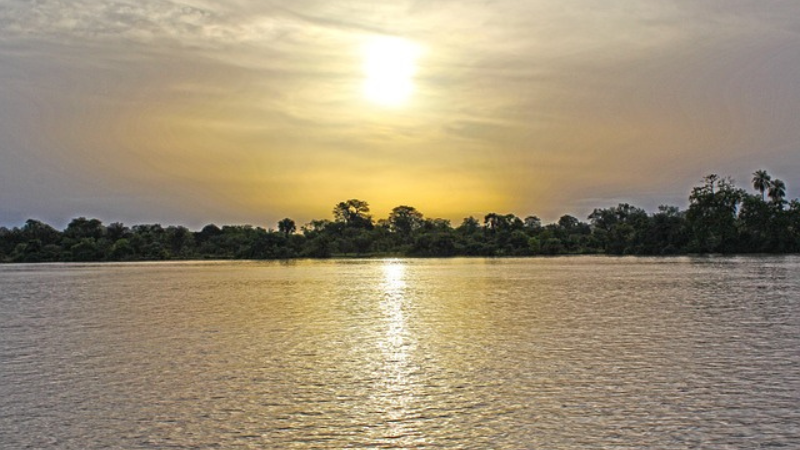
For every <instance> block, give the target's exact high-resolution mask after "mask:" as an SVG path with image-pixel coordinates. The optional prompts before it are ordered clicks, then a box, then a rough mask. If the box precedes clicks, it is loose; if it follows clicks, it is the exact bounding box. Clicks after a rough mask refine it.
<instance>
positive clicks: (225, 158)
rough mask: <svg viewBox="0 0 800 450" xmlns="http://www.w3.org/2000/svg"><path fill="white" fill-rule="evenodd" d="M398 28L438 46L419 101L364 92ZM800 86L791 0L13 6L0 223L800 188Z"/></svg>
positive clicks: (467, 207) (4, 60) (455, 215)
mask: <svg viewBox="0 0 800 450" xmlns="http://www.w3.org/2000/svg"><path fill="white" fill-rule="evenodd" d="M384 34H385V35H393V36H401V37H405V38H408V39H411V40H414V41H415V42H417V43H418V44H420V46H421V47H422V48H423V53H422V54H421V56H420V58H419V68H418V70H417V75H416V90H415V94H414V96H413V98H411V99H410V101H409V103H408V104H407V105H405V106H404V107H402V108H397V109H385V108H381V107H378V106H376V105H373V104H371V103H369V102H368V101H367V100H366V99H365V98H364V97H363V95H362V93H361V89H362V88H361V83H362V74H361V60H360V58H361V54H360V46H361V45H362V44H363V43H364V42H365V41H366V40H368V39H369V38H370V36H374V35H384ZM798 80H800V3H797V2H783V1H770V2H764V1H745V0H736V1H729V0H728V1H721V0H720V1H703V2H695V1H688V0H687V1H678V2H652V1H643V0H612V1H608V2H602V3H598V2H595V1H589V0H566V1H563V2H531V1H524V0H496V1H485V0H462V1H450V0H438V1H435V0H431V1H405V2H403V1H400V2H374V1H368V0H358V1H349V2H330V1H323V0H296V1H293V2H285V1H278V0H271V1H260V2H255V1H245V0H238V1H230V2H225V3H224V5H221V4H219V3H218V2H211V1H204V0H184V1H169V0H146V1H137V2H134V1H122V0H116V1H97V0H75V1H58V0H37V1H21V0H0V223H6V224H17V223H21V221H23V220H24V219H25V218H27V216H36V217H39V218H42V219H45V220H51V221H64V220H66V219H68V218H69V217H71V216H74V215H77V214H84V215H101V216H102V218H104V219H107V220H126V221H139V220H142V221H143V220H149V221H156V220H159V221H164V222H186V223H189V224H190V225H194V226H198V225H202V224H203V223H204V222H206V221H216V222H225V221H249V222H254V223H259V224H263V223H264V221H267V222H269V221H272V220H275V219H277V218H280V217H283V216H285V215H289V214H290V215H293V217H295V218H296V219H298V220H300V221H301V222H302V221H303V220H307V219H309V218H311V217H319V216H320V215H322V216H327V214H328V213H329V210H330V207H331V205H332V204H333V203H334V202H336V201H339V200H341V199H344V198H353V197H363V198H365V199H366V200H369V201H370V202H371V203H373V205H375V206H376V207H377V213H378V214H380V213H381V211H383V210H388V209H390V208H391V207H393V206H396V205H397V204H401V203H402V204H412V205H414V206H416V207H418V208H420V209H421V210H423V211H425V212H426V213H428V214H430V215H434V216H448V217H450V218H452V219H453V220H454V221H456V222H457V221H458V220H460V217H461V216H464V215H467V214H478V213H485V212H488V211H486V209H488V208H496V209H503V210H504V211H514V212H516V213H518V214H520V215H526V214H528V213H535V214H537V215H540V216H541V217H543V218H545V219H546V220H549V219H554V218H557V216H558V215H559V214H562V213H571V214H576V215H578V216H581V215H585V214H586V213H588V211H587V208H590V207H594V206H606V205H602V204H597V203H595V204H591V205H589V204H588V203H592V202H600V203H602V201H603V200H607V201H608V203H613V202H616V201H628V202H632V203H635V204H638V205H640V206H643V207H646V208H651V209H652V208H654V207H655V206H657V205H658V204H661V203H678V204H681V205H683V204H684V203H685V198H686V195H687V194H688V190H689V188H690V186H691V184H692V183H694V182H696V181H697V180H698V179H699V178H700V177H701V176H702V175H704V174H705V173H707V172H709V171H715V172H720V173H727V174H731V175H733V176H734V177H735V178H737V179H739V181H740V184H742V185H746V182H747V178H748V176H749V173H750V172H752V171H753V170H755V169H758V168H762V167H766V168H767V169H770V170H772V171H774V172H775V173H776V175H777V176H779V177H781V178H784V179H785V180H786V181H787V184H788V185H789V194H790V196H792V195H797V194H794V193H796V192H798V191H797V188H796V186H798V185H800V177H798V176H796V175H795V174H796V173H800V171H798V169H800V156H798V152H797V143H798V142H800V129H798V128H797V127H796V124H795V122H796V118H797V117H798V116H800V106H799V105H800V81H798ZM279 216H280V217H279Z"/></svg>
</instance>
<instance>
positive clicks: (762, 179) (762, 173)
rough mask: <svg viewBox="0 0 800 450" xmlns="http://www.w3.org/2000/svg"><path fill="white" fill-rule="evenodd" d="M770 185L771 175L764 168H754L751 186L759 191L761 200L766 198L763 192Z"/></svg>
mask: <svg viewBox="0 0 800 450" xmlns="http://www.w3.org/2000/svg"><path fill="white" fill-rule="evenodd" d="M771 187H772V177H771V176H769V174H768V173H767V171H766V170H756V171H755V172H754V173H753V188H755V190H757V191H758V192H761V200H766V197H764V193H765V192H766V191H767V190H769V189H770V188H771Z"/></svg>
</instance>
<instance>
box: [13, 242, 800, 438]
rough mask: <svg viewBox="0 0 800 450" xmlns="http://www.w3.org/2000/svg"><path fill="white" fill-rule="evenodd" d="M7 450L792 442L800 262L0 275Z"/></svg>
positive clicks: (594, 260)
mask: <svg viewBox="0 0 800 450" xmlns="http://www.w3.org/2000/svg"><path fill="white" fill-rule="evenodd" d="M0 448H7V449H23V448H37V449H38V448H42V449H51V448H52V449H162V448H178V449H206V448H221V449H250V448H253V449H255V448H259V449H264V448H266V449H340V448H397V449H399V448H429V449H442V448H453V449H456V448H458V449H588V448H592V449H594V448H598V449H599V448H602V449H698V448H707V449H757V448H787V449H794V448H800V258H798V257H768V256H758V257H696V258H695V257H681V258H612V257H559V258H531V259H478V258H476V259H363V260H360V259H353V260H321V261H306V260H298V261H289V262H178V263H130V264H44V265H2V266H0Z"/></svg>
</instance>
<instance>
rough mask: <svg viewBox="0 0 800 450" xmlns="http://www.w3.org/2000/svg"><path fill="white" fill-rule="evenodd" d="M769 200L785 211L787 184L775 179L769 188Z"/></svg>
mask: <svg viewBox="0 0 800 450" xmlns="http://www.w3.org/2000/svg"><path fill="white" fill-rule="evenodd" d="M768 195H769V198H770V200H772V203H774V204H775V205H776V206H778V207H779V208H781V209H783V205H784V203H786V202H785V201H784V197H786V184H784V182H783V181H781V180H779V179H777V178H776V179H775V180H773V181H772V184H771V185H770V187H769V193H768Z"/></svg>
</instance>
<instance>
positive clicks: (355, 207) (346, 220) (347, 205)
mask: <svg viewBox="0 0 800 450" xmlns="http://www.w3.org/2000/svg"><path fill="white" fill-rule="evenodd" d="M368 213H369V203H367V202H365V201H363V200H358V199H350V200H347V201H344V202H340V203H339V204H337V205H336V206H335V207H334V208H333V217H334V219H335V220H336V221H337V222H340V223H343V224H345V225H346V226H348V227H354V228H365V229H371V228H372V226H373V224H372V216H370V215H369V214H368Z"/></svg>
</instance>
